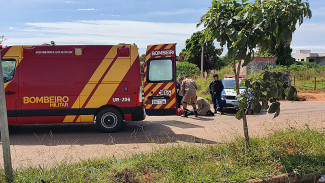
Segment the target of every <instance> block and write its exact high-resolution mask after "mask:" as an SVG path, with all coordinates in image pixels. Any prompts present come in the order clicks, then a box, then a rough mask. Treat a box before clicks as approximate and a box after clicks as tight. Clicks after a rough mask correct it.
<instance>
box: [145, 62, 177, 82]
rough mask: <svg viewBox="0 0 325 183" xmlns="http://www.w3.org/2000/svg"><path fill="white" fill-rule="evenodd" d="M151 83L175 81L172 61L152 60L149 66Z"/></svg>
mask: <svg viewBox="0 0 325 183" xmlns="http://www.w3.org/2000/svg"><path fill="white" fill-rule="evenodd" d="M149 81H151V82H164V81H173V62H172V60H170V59H158V60H151V61H150V64H149Z"/></svg>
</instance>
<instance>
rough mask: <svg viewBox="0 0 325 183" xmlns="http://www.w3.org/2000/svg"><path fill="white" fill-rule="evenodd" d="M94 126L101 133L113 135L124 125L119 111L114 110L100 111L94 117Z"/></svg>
mask: <svg viewBox="0 0 325 183" xmlns="http://www.w3.org/2000/svg"><path fill="white" fill-rule="evenodd" d="M96 124H97V126H98V127H99V128H100V130H101V131H103V132H106V133H114V132H117V131H119V130H121V128H122V127H123V125H124V121H123V117H122V114H121V112H120V111H118V110H117V109H114V108H106V109H102V110H101V111H100V112H99V113H98V114H97V116H96Z"/></svg>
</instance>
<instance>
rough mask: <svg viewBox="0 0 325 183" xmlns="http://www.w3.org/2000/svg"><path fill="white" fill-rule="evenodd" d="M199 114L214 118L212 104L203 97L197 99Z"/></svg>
mask: <svg viewBox="0 0 325 183" xmlns="http://www.w3.org/2000/svg"><path fill="white" fill-rule="evenodd" d="M197 106H198V109H197V112H198V114H199V115H200V116H213V115H214V114H213V112H212V111H211V106H210V103H209V102H208V101H207V100H205V99H204V98H202V97H198V98H197Z"/></svg>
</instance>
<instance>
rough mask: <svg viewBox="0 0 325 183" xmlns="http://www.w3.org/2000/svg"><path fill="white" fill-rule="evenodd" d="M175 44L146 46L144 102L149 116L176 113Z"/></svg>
mask: <svg viewBox="0 0 325 183" xmlns="http://www.w3.org/2000/svg"><path fill="white" fill-rule="evenodd" d="M175 46H176V44H175V43H173V44H159V45H149V46H148V47H147V54H146V61H145V69H144V73H145V77H144V102H145V109H146V113H147V115H149V116H164V115H176V110H177V107H176V53H175Z"/></svg>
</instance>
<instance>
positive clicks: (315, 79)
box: [314, 76, 316, 90]
mask: <svg viewBox="0 0 325 183" xmlns="http://www.w3.org/2000/svg"><path fill="white" fill-rule="evenodd" d="M314 90H316V76H315V83H314Z"/></svg>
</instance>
